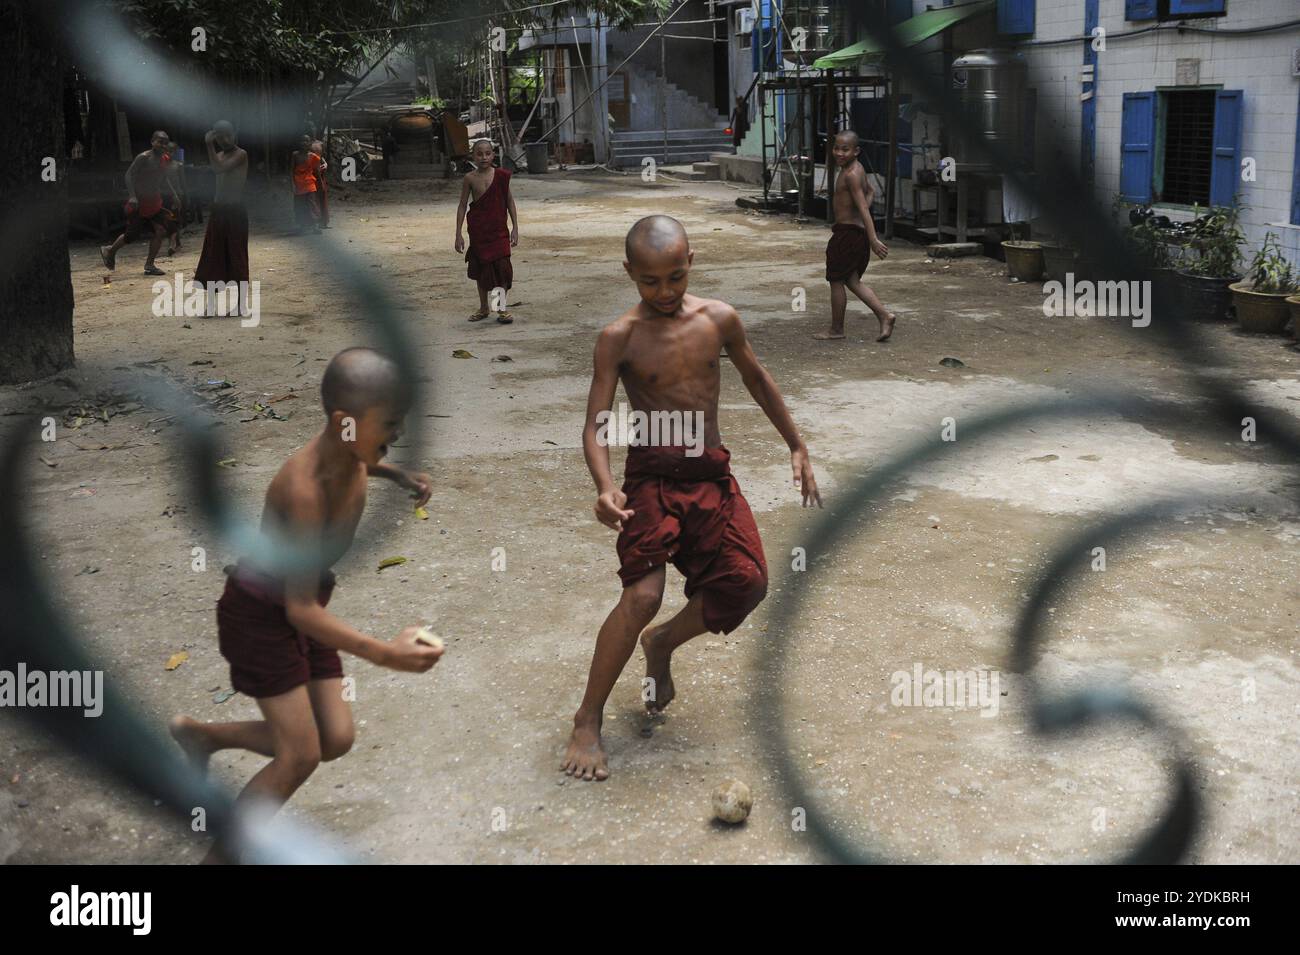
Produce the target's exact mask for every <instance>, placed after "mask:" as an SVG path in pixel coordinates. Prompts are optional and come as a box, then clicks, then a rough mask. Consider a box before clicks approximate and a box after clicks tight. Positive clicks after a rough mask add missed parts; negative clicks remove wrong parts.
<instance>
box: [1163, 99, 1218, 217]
mask: <svg viewBox="0 0 1300 955" xmlns="http://www.w3.org/2000/svg"><path fill="white" fill-rule="evenodd" d="M1164 98H1165V188H1164V190H1163V193H1162V195H1161V198H1162V199H1164V201H1165V202H1179V203H1183V204H1184V205H1189V206H1190V205H1194V204H1199V205H1202V206H1207V205H1209V204H1210V165H1211V160H1212V159H1213V157H1214V91H1213V90H1187V91H1186V92H1179V93H1166V94H1164Z"/></svg>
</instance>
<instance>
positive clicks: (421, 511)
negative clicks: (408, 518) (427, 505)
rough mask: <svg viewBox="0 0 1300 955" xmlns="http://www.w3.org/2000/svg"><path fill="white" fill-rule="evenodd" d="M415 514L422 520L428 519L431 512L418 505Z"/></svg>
mask: <svg viewBox="0 0 1300 955" xmlns="http://www.w3.org/2000/svg"><path fill="white" fill-rule="evenodd" d="M415 516H416V517H418V518H419V519H420V520H422V521H427V520H428V519H429V512H428V511H426V510H425V509H424V508H422V507H417V508H416V509H415Z"/></svg>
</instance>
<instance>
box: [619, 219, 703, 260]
mask: <svg viewBox="0 0 1300 955" xmlns="http://www.w3.org/2000/svg"><path fill="white" fill-rule="evenodd" d="M679 245H680V246H681V250H682V254H683V255H685V254H686V253H687V252H688V251H690V243H689V241H688V240H687V238H686V228H685V227H684V226H683V225H682V224H681V223H680V222H678V221H677V220H676V219H674V218H673V217H672V216H646V217H645V218H644V219H638V220H637V221H636V222H635V223H634V224H633V226H632V228H631V229H629V230H628V232H627V240H626V241H625V242H624V244H623V253H624V255H626V256H627V260H628V262H635V261H637V258H638V256H639V255H641V254H643V253H651V254H658V255H662V254H663V253H665V252H668V251H670V250H673V249H675V248H676V247H677V246H679Z"/></svg>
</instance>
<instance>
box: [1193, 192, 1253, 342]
mask: <svg viewBox="0 0 1300 955" xmlns="http://www.w3.org/2000/svg"><path fill="white" fill-rule="evenodd" d="M1239 214H1240V208H1239V206H1238V205H1237V204H1236V203H1235V202H1234V203H1233V204H1232V205H1231V206H1220V207H1218V208H1216V209H1213V210H1211V211H1210V213H1209V214H1208V215H1205V216H1202V217H1200V218H1199V219H1198V220H1197V221H1196V223H1195V225H1194V227H1193V229H1192V236H1191V248H1192V249H1193V250H1195V251H1196V253H1197V254H1196V256H1195V257H1194V258H1191V261H1190V262H1189V263H1188V264H1187V266H1186V267H1185V268H1182V269H1179V270H1177V273H1176V275H1177V281H1178V287H1179V298H1180V300H1181V305H1182V312H1183V314H1184V315H1185V316H1186V317H1188V318H1191V319H1199V320H1201V321H1218V320H1220V319H1223V318H1225V317H1227V314H1228V306H1229V305H1231V304H1232V290H1231V286H1232V284H1233V283H1234V282H1239V281H1241V274H1240V272H1238V268H1239V267H1240V265H1241V246H1242V243H1243V242H1245V241H1246V237H1245V236H1244V235H1243V234H1242V232H1241V229H1240V228H1238V226H1237V217H1238V215H1239Z"/></svg>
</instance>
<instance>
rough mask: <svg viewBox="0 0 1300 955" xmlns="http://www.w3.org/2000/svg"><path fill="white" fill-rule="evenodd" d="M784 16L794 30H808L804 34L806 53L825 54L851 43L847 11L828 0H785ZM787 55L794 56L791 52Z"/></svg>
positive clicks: (782, 10)
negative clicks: (846, 19) (846, 20)
mask: <svg viewBox="0 0 1300 955" xmlns="http://www.w3.org/2000/svg"><path fill="white" fill-rule="evenodd" d="M781 15H782V17H783V18H784V20H785V23H786V25H787V26H788V27H789V28H790V31H791V33H793V32H794V31H796V30H799V29H803V30H806V31H807V33H806V34H805V35H804V52H806V53H812V54H816V55H817V56H822V55H824V54H826V53H833V52H835V51H836V50H838V49H840V48H841V47H844V46H848V44H849V40H848V39H847V36H848V31H847V28H846V22H845V10H844V7H843V6H841V5H834V6H832V5H831V4H829V3H827V2H826V0H786V2H785V3H784V4H783V5H782V8H781ZM783 42H786V43H788V41H783ZM786 57H787V58H788V59H793V55H792V54H791V53H790V52H789V51H787V52H786Z"/></svg>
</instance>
